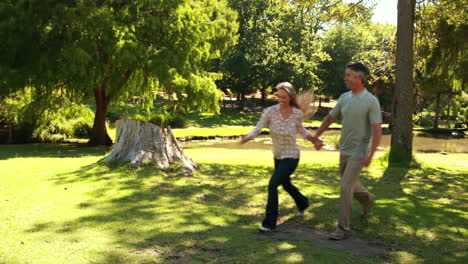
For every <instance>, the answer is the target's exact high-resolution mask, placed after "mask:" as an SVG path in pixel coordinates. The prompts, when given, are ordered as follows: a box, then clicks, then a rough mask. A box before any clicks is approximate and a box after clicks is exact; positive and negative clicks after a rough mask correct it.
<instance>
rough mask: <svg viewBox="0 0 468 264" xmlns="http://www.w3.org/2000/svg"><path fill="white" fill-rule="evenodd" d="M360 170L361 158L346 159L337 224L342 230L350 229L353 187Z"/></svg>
mask: <svg viewBox="0 0 468 264" xmlns="http://www.w3.org/2000/svg"><path fill="white" fill-rule="evenodd" d="M361 170H362V160H360V159H351V158H348V159H347V160H346V167H345V169H344V171H343V176H342V178H341V191H340V213H339V214H340V215H339V220H338V224H339V226H341V227H342V228H343V229H344V230H350V225H349V222H350V218H351V210H352V206H353V197H354V188H355V185H356V182H357V181H358V178H359V173H360V172H361Z"/></svg>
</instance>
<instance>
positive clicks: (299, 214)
mask: <svg viewBox="0 0 468 264" xmlns="http://www.w3.org/2000/svg"><path fill="white" fill-rule="evenodd" d="M296 216H298V217H302V216H304V211H301V210H299V211H297V213H296Z"/></svg>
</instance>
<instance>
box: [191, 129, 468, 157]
mask: <svg viewBox="0 0 468 264" xmlns="http://www.w3.org/2000/svg"><path fill="white" fill-rule="evenodd" d="M339 135H340V131H339V130H328V131H326V132H325V133H324V134H323V135H322V138H323V139H324V141H325V146H324V149H323V150H336V149H335V144H336V141H337V140H338V138H339ZM390 140H391V135H383V136H382V141H381V143H380V148H379V149H380V150H382V148H387V147H390ZM298 142H299V145H301V149H302V150H308V149H311V148H313V147H312V145H311V144H310V143H305V141H304V140H302V138H301V137H298ZM182 147H183V148H195V147H197V148H199V147H210V148H229V149H252V148H256V149H268V150H270V149H271V148H272V146H271V140H270V137H269V136H259V137H257V138H255V139H254V140H252V141H249V142H247V143H246V144H244V145H240V144H239V140H210V141H192V142H184V143H182ZM413 151H416V152H452V153H468V138H466V137H465V138H448V139H444V138H434V137H423V136H415V137H413Z"/></svg>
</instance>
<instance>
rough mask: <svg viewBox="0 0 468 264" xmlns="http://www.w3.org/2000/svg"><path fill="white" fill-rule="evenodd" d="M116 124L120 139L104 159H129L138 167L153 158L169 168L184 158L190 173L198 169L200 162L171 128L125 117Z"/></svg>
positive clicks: (163, 167)
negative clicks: (189, 154) (185, 149)
mask: <svg viewBox="0 0 468 264" xmlns="http://www.w3.org/2000/svg"><path fill="white" fill-rule="evenodd" d="M116 125H117V139H116V142H115V145H114V148H113V149H112V152H111V153H110V154H109V156H107V157H105V158H104V159H103V162H109V161H111V160H123V161H130V164H132V165H133V166H134V167H137V168H138V167H140V166H141V165H142V164H144V163H146V162H148V161H153V162H154V163H156V164H157V165H158V166H159V167H160V168H162V169H167V168H168V167H169V166H170V165H171V164H172V163H174V162H181V163H182V164H183V167H184V171H185V172H187V173H191V172H192V171H193V170H195V169H198V164H197V163H196V162H194V161H193V160H192V158H190V157H189V156H188V155H187V154H186V153H185V151H184V149H183V148H182V147H181V146H180V144H179V142H178V141H177V139H176V138H175V137H174V135H173V134H172V131H171V129H170V128H166V129H165V128H161V127H159V126H156V125H154V124H151V123H146V122H143V121H139V120H125V119H123V120H118V121H117V122H116Z"/></svg>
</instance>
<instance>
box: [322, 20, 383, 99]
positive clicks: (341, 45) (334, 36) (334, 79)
mask: <svg viewBox="0 0 468 264" xmlns="http://www.w3.org/2000/svg"><path fill="white" fill-rule="evenodd" d="M323 41H324V50H325V52H327V53H328V54H329V55H330V57H331V60H329V61H324V62H323V63H322V64H321V69H322V72H321V76H320V77H321V79H322V80H323V82H324V87H323V89H322V91H321V93H322V94H324V95H327V96H332V97H334V98H337V97H338V96H339V95H340V94H342V93H343V92H346V87H345V84H344V81H343V76H344V71H345V68H346V65H347V64H349V63H350V62H352V59H353V58H354V57H355V56H357V55H358V54H360V53H363V52H366V51H372V50H378V48H380V46H377V41H376V37H375V36H374V33H373V32H372V31H371V30H369V28H368V27H366V26H365V25H359V24H356V25H350V26H346V25H337V26H335V27H333V28H331V29H329V30H328V31H327V32H325V33H324V34H323Z"/></svg>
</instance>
